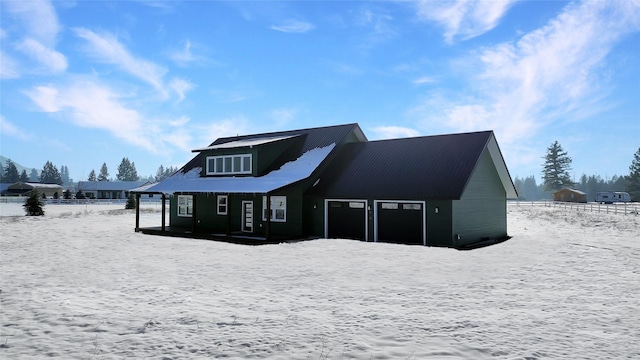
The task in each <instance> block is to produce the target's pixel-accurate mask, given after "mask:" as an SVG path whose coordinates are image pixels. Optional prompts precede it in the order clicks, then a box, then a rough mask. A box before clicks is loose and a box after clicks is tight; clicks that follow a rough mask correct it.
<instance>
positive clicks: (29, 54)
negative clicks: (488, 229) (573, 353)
mask: <svg viewBox="0 0 640 360" xmlns="http://www.w3.org/2000/svg"><path fill="white" fill-rule="evenodd" d="M0 11H1V14H0V16H1V17H0V19H1V22H0V41H1V48H0V86H1V87H0V97H1V100H0V130H1V142H0V154H2V155H4V156H5V157H8V158H11V159H12V160H14V161H15V162H18V163H20V164H22V165H24V166H28V167H36V168H38V169H42V167H43V165H44V164H45V162H46V161H51V162H52V163H53V164H54V165H56V166H57V167H58V168H60V167H61V166H62V165H65V166H67V167H68V168H69V171H70V175H71V177H72V178H73V179H74V180H75V181H79V180H85V179H86V177H87V175H88V174H89V172H90V171H91V170H92V169H93V170H95V171H96V172H98V171H99V169H100V166H101V165H102V163H103V162H105V163H106V164H107V167H108V168H109V172H110V175H111V176H113V177H115V175H116V173H117V167H118V165H119V164H120V161H121V160H122V158H123V157H128V158H129V160H130V161H133V162H134V163H135V165H136V168H137V170H138V174H139V175H141V176H148V175H155V173H156V170H157V169H158V167H159V166H160V165H163V166H182V165H183V164H184V163H186V162H187V161H188V160H189V159H191V158H192V156H193V154H192V153H191V150H192V149H196V148H200V147H203V146H206V145H208V144H209V143H211V142H212V141H214V140H215V139H216V138H218V137H221V136H230V135H236V134H240V135H243V134H253V133H260V132H270V131H279V130H289V129H296V128H306V127H316V126H327V125H335V124H342V123H351V122H357V123H359V124H360V126H361V127H362V128H363V130H364V132H365V134H366V135H367V136H368V137H369V139H371V140H375V139H384V138H393V137H406V136H420V135H434V134H443V133H453V132H467V131H478V130H494V131H495V133H496V136H497V139H498V143H499V144H500V147H501V150H502V152H503V155H504V157H505V160H506V163H507V166H508V167H509V169H510V172H511V175H512V177H514V178H515V177H516V176H519V177H526V176H529V175H535V176H536V178H537V179H538V180H539V179H540V171H541V164H542V156H543V155H544V154H545V151H546V148H547V147H548V146H549V145H550V144H551V143H552V142H553V141H555V140H557V141H559V142H560V144H561V145H562V146H563V147H564V149H565V150H567V151H568V152H569V155H570V156H571V157H572V158H573V173H574V175H575V177H576V178H579V176H580V175H581V174H582V173H586V174H588V175H592V174H599V175H601V176H602V177H603V178H604V177H607V176H608V177H610V176H612V175H613V174H617V175H623V174H628V172H629V171H628V168H629V165H630V164H631V161H632V159H633V154H634V153H635V152H636V151H637V150H638V148H639V147H640V1H635V0H623V1H588V2H563V1H521V2H520V1H509V0H492V1H486V2H483V1H468V0H458V1H435V2H432V1H389V2H384V1H372V2H367V1H350V2H347V1H329V2H327V1H295V2H287V1H277V2H273V1H258V2H252V1H241V2H225V1H170V2H163V1H115V2H111V1H81V0H78V1H62V0H61V1H45V0H28V1H24V0H15V1H14V0H7V1H2V3H1V4H0Z"/></svg>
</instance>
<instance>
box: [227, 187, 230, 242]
mask: <svg viewBox="0 0 640 360" xmlns="http://www.w3.org/2000/svg"><path fill="white" fill-rule="evenodd" d="M229 236H231V194H227V237H229Z"/></svg>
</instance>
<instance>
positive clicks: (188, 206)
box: [178, 195, 193, 217]
mask: <svg viewBox="0 0 640 360" xmlns="http://www.w3.org/2000/svg"><path fill="white" fill-rule="evenodd" d="M192 215H193V195H178V216H184V217H191V216H192Z"/></svg>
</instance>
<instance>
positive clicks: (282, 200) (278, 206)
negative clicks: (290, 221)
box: [262, 196, 287, 222]
mask: <svg viewBox="0 0 640 360" xmlns="http://www.w3.org/2000/svg"><path fill="white" fill-rule="evenodd" d="M269 207H270V210H271V216H270V219H271V221H277V222H286V221H287V197H286V196H272V197H271V205H270V206H269ZM262 220H263V221H266V220H267V197H266V196H263V197H262Z"/></svg>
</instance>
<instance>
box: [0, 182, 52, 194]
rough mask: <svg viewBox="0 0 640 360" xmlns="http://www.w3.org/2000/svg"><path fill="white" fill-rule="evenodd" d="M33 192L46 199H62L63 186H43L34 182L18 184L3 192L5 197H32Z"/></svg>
mask: <svg viewBox="0 0 640 360" xmlns="http://www.w3.org/2000/svg"><path fill="white" fill-rule="evenodd" d="M33 191H37V192H38V194H40V195H41V196H44V197H46V198H55V197H58V196H59V197H62V192H63V190H62V185H58V184H41V183H32V182H17V183H14V184H11V185H9V186H7V189H6V190H4V191H3V192H2V195H3V196H31V194H32V193H33Z"/></svg>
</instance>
